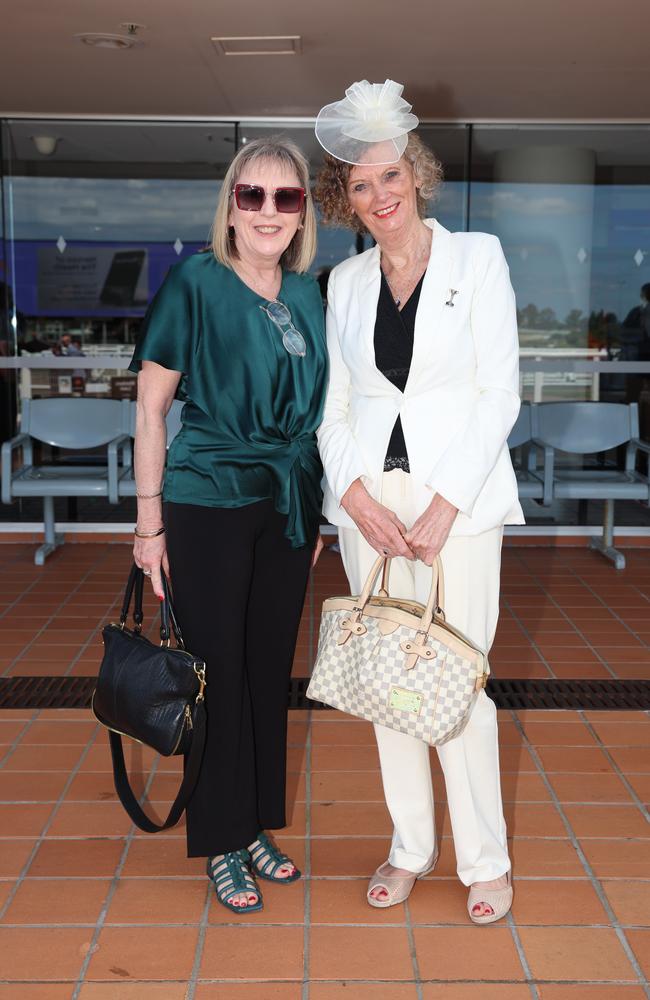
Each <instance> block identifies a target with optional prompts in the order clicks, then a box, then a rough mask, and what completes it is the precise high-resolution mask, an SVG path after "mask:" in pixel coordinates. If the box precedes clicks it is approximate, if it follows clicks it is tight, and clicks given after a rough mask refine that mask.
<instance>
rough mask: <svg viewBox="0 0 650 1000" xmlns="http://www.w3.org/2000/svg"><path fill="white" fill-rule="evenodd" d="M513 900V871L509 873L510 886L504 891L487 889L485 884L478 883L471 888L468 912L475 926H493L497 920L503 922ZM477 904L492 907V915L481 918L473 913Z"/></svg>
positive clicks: (488, 914)
mask: <svg viewBox="0 0 650 1000" xmlns="http://www.w3.org/2000/svg"><path fill="white" fill-rule="evenodd" d="M481 886H483V888H481ZM512 898H513V889H512V869H510V871H509V872H508V884H507V885H506V886H505V887H504V888H503V889H487V888H485V887H484V883H482V882H477V883H476V885H473V886H472V887H471V889H470V890H469V896H468V897H467V912H468V913H469V916H470V920H473V921H474V923H475V924H493V923H494V922H495V920H501V919H502V918H503V917H505V915H506V913H508V911H509V909H510V907H511V906H512ZM477 903H484V904H485V905H486V906H491V907H492V913H483V914H481V915H480V916H479V915H478V914H477V913H472V910H473V909H474V907H475V906H476V905H477Z"/></svg>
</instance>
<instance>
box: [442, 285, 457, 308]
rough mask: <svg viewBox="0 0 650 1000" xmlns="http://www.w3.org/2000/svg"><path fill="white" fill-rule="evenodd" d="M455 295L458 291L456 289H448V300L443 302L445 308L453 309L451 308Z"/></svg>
mask: <svg viewBox="0 0 650 1000" xmlns="http://www.w3.org/2000/svg"><path fill="white" fill-rule="evenodd" d="M456 295H458V289H457V288H450V289H449V298H448V299H447V301H446V302H445V305H446V306H452V308H453V306H454V305H455V303H454V297H455V296H456Z"/></svg>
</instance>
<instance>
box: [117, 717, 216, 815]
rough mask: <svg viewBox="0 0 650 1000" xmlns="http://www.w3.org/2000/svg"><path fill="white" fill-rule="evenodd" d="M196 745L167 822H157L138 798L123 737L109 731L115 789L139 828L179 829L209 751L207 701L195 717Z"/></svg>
mask: <svg viewBox="0 0 650 1000" xmlns="http://www.w3.org/2000/svg"><path fill="white" fill-rule="evenodd" d="M192 726H193V729H192V743H191V745H190V749H189V753H188V755H187V757H186V759H185V773H184V774H183V780H182V782H181V786H180V788H179V790H178V794H177V796H176V798H175V799H174V801H173V803H172V805H171V808H170V810H169V814H168V816H167V819H166V820H164V822H163V823H154V821H153V820H152V819H149V817H148V816H147V814H146V812H145V811H144V809H143V808H142V806H141V805H140V803H139V802H138V799H137V797H136V795H135V793H134V792H133V789H132V788H131V784H130V782H129V776H128V774H127V770H126V762H125V760H124V747H123V746H122V737H121V736H120V735H119V733H115V732H113V730H109V732H108V738H109V740H110V744H111V757H112V759H113V774H114V777H115V789H116V791H117V794H118V795H119V798H120V802H121V803H122V805H123V806H124V808H125V809H126V811H127V813H128V814H129V816H130V817H131V819H132V820H133V822H134V823H135V825H136V826H137V827H139V828H140V829H141V830H144V831H145V832H146V833H159V832H160V831H161V830H168V829H169V827H170V826H175V825H176V823H178V821H179V819H180V818H181V816H182V814H183V811H184V809H185V807H186V806H187V803H188V802H189V800H190V797H191V795H192V792H193V791H194V787H195V785H196V782H197V780H198V777H199V770H200V767H201V760H202V759H203V750H204V748H205V734H206V714H205V702H204V700H203V698H200V699H198V700H197V702H196V705H195V709H194V713H193V716H192Z"/></svg>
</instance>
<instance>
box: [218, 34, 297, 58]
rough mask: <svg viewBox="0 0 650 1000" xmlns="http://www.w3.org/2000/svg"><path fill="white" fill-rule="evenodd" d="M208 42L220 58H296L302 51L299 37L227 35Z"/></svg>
mask: <svg viewBox="0 0 650 1000" xmlns="http://www.w3.org/2000/svg"><path fill="white" fill-rule="evenodd" d="M210 41H211V42H212V44H213V45H214V47H215V49H216V50H217V52H218V53H219V55H222V56H296V55H299V54H300V52H301V50H302V39H301V37H300V35H228V36H223V37H213V38H211V39H210Z"/></svg>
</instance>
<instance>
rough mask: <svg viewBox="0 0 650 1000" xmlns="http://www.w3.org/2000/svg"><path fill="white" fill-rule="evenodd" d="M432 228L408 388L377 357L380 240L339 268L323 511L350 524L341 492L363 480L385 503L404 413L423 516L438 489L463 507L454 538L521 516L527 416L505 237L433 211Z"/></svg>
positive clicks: (323, 441) (333, 301)
mask: <svg viewBox="0 0 650 1000" xmlns="http://www.w3.org/2000/svg"><path fill="white" fill-rule="evenodd" d="M426 225H428V226H430V227H431V228H432V229H433V240H432V245H431V258H430V260H429V264H428V265H427V270H426V274H425V277H424V282H423V285H422V290H421V293H420V301H419V304H418V311H417V317H416V321H415V336H414V344H413V359H412V362H411V369H410V373H409V377H408V381H407V383H406V387H405V389H404V392H403V393H402V392H400V390H399V389H397V388H396V387H395V386H394V385H393V384H392V383H391V382H390V381H389V380H388V379H387V378H386V377H385V376H384V375H382V374H381V372H380V371H379V370H378V368H377V366H376V365H375V350H374V330H375V319H376V313H377V301H378V298H379V288H380V283H381V274H380V261H379V257H380V251H379V248H378V247H376V246H375V247H373V248H372V249H371V250H366V251H365V253H362V254H359V255H358V256H356V257H351V258H349V259H348V260H345V261H343V263H341V264H339V265H338V266H337V267H335V268H334V270H333V271H332V273H331V275H330V279H329V287H328V309H327V343H328V349H329V356H330V381H329V389H328V393H327V397H326V401H325V410H324V415H323V422H322V424H321V426H320V428H319V430H318V443H319V448H320V454H321V458H322V461H323V466H324V469H325V478H324V483H323V485H324V490H325V498H324V504H323V513H324V514H325V516H326V517H327V519H328V520H329V521H330V522H331V523H332V524H337V525H342V526H345V527H353V526H354V525H353V521H352V520H351V518H350V517H349V515H348V514H346V512H345V511H344V510H343V508H342V507H341V498H342V497H343V495H344V493H345V492H346V490H347V489H348V487H349V486H350V484H351V483H353V482H354V480H355V479H358V478H361V479H362V480H363V482H364V484H365V486H366V488H367V490H368V492H369V493H370V494H371V496H373V497H374V498H375V499H377V500H379V498H380V495H381V479H382V473H383V468H384V459H385V456H386V449H387V447H388V442H389V439H390V435H391V432H392V429H393V426H394V424H395V421H396V419H397V416H398V414H399V415H400V416H401V419H402V427H403V430H404V439H405V442H406V449H407V452H408V457H409V466H410V470H411V481H412V483H413V489H414V496H415V502H416V511H417V513H418V514H420V513H421V512H422V511H423V510H425V508H426V507H427V506H428V505H429V503H430V502H431V499H432V497H433V495H434V494H436V493H439V494H440V495H441V496H443V497H445V498H446V499H447V500H449V501H450V502H451V503H453V504H454V506H456V507H458V509H459V514H458V517H457V518H456V520H455V522H454V526H453V528H452V532H451V533H452V535H477V534H479V533H480V532H483V531H488V530H490V529H491V528H495V527H497V526H498V525H501V524H523V523H524V516H523V512H522V510H521V506H520V504H519V500H518V495H517V481H516V479H515V474H514V471H513V468H512V463H511V461H510V454H509V452H508V448H507V445H506V441H507V437H508V434H509V432H510V429H511V428H512V426H513V424H514V422H515V420H516V419H517V414H518V412H519V345H518V337H517V316H516V310H515V298H514V292H513V290H512V285H511V284H510V277H509V272H508V265H507V263H506V259H505V257H504V255H503V251H502V249H501V244H500V242H499V240H498V239H497V237H496V236H490V235H488V234H486V233H450V232H449V231H448V230H447V229H445V228H444V226H441V225H440V223H439V222H437V221H436V220H434V219H427V220H426ZM452 292H453V293H454V294H453V295H452ZM452 302H453V305H452V304H451V303H452Z"/></svg>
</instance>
